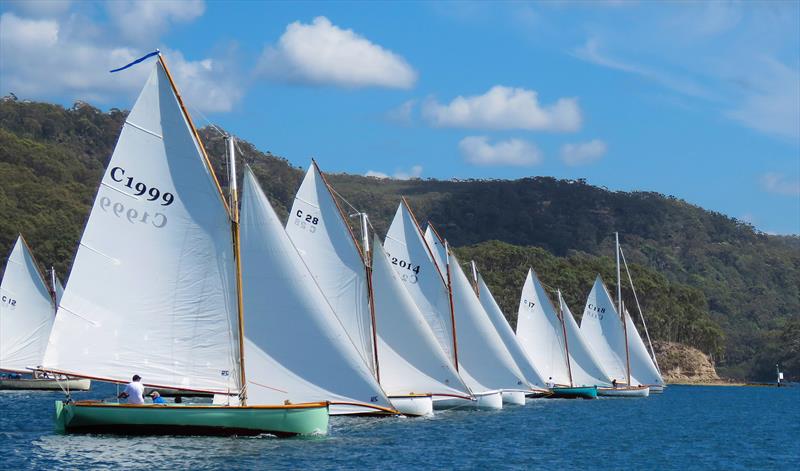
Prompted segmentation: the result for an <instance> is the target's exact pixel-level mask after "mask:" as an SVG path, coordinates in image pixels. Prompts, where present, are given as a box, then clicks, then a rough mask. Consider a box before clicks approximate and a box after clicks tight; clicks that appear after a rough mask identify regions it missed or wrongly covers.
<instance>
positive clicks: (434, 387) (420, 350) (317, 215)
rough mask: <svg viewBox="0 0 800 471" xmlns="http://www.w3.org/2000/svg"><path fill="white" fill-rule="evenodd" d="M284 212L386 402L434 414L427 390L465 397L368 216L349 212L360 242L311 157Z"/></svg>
mask: <svg viewBox="0 0 800 471" xmlns="http://www.w3.org/2000/svg"><path fill="white" fill-rule="evenodd" d="M289 214H290V216H289V219H288V221H287V224H286V232H287V234H288V235H289V237H290V238H291V239H292V241H293V243H294V244H295V246H296V247H297V249H298V252H299V253H300V255H301V256H302V258H303V260H304V262H305V263H306V265H307V266H308V268H309V270H310V271H311V273H312V274H313V276H314V279H315V281H316V283H317V284H318V286H319V287H320V289H321V290H322V292H323V294H324V295H325V297H326V299H327V300H328V302H329V304H330V305H331V307H332V308H333V310H334V312H335V313H336V317H337V318H338V319H339V321H340V322H341V324H342V326H343V327H344V328H345V330H346V331H347V334H348V336H349V337H350V340H351V341H352V343H353V345H355V346H356V348H357V349H358V351H359V353H360V355H361V357H362V359H363V360H364V362H365V364H366V365H368V367H369V368H370V369H371V371H372V373H373V375H374V376H375V378H376V380H377V381H378V382H379V383H380V385H381V387H382V388H383V390H384V391H386V393H387V395H388V397H389V400H390V401H391V403H392V405H393V406H394V407H395V408H396V409H397V410H398V411H400V412H402V413H403V414H404V415H411V416H420V415H429V414H432V413H433V396H434V395H436V396H437V397H456V398H463V399H466V400H470V393H469V389H468V388H467V387H466V385H464V384H463V382H462V381H461V378H460V377H459V376H458V373H456V371H455V369H454V368H453V366H452V365H451V364H450V363H449V361H448V359H447V357H446V356H445V354H444V352H443V351H442V350H441V348H440V347H439V345H438V343H437V342H436V339H435V337H434V335H433V333H432V332H431V331H430V328H429V327H428V325H427V323H426V322H425V320H424V318H423V317H422V313H420V312H419V309H418V308H417V307H416V305H415V304H414V302H413V300H412V299H411V297H410V295H409V294H408V293H407V292H406V289H405V287H403V282H402V281H401V280H400V278H399V276H398V275H397V274H396V273H395V271H394V270H393V269H392V265H391V263H390V261H389V259H388V258H387V256H386V254H385V252H384V250H383V248H382V247H381V245H380V243H378V244H375V243H374V241H373V243H372V244H370V241H369V230H368V225H369V224H368V218H367V215H366V214H365V213H363V212H358V213H357V214H354V216H358V218H359V222H360V226H361V233H362V234H361V244H360V245H359V242H358V240H357V238H356V237H355V235H354V233H353V231H352V230H351V228H350V225H349V224H348V222H347V220H346V218H345V215H344V212H343V211H342V209H341V207H340V205H339V203H338V200H337V199H336V198H335V196H334V190H333V189H332V188H331V186H330V185H329V183H328V181H327V179H326V178H325V175H324V174H323V173H322V172H321V171H320V169H319V167H318V166H317V163H316V162H314V161H312V162H311V165H310V166H309V169H308V172H307V173H306V176H305V178H304V179H303V183H302V184H301V185H300V188H299V190H298V191H297V195H296V196H295V200H294V203H293V205H292V208H291V210H290V212H289Z"/></svg>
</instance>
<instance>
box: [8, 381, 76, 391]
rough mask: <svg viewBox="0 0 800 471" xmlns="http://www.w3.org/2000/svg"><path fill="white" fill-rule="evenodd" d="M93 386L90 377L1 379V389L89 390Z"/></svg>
mask: <svg viewBox="0 0 800 471" xmlns="http://www.w3.org/2000/svg"><path fill="white" fill-rule="evenodd" d="M91 387H92V382H91V380H88V379H73V378H71V379H65V380H58V381H56V380H55V379H49V378H20V379H0V391H61V390H62V389H64V390H70V391H88V390H89V389H90V388H91Z"/></svg>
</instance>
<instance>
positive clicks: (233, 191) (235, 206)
mask: <svg viewBox="0 0 800 471" xmlns="http://www.w3.org/2000/svg"><path fill="white" fill-rule="evenodd" d="M225 139H226V140H227V141H228V158H229V159H230V163H229V165H228V169H229V172H230V177H229V181H228V190H229V191H230V198H231V203H230V207H231V233H232V235H233V256H234V259H235V260H236V304H237V308H238V309H237V310H238V311H239V329H238V331H239V374H240V375H241V376H240V378H241V383H242V384H241V386H240V388H239V401H240V403H241V405H243V406H246V405H247V375H246V374H245V367H244V300H243V296H242V252H241V245H240V243H239V192H238V188H237V182H236V143H235V141H234V138H233V136H227V137H226V138H225Z"/></svg>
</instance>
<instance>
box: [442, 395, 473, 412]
mask: <svg viewBox="0 0 800 471" xmlns="http://www.w3.org/2000/svg"><path fill="white" fill-rule="evenodd" d="M477 405H478V403H477V401H476V400H475V399H469V398H465V397H452V396H433V409H434V410H450V409H461V410H475V409H477Z"/></svg>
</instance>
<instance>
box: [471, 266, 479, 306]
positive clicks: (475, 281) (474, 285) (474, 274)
mask: <svg viewBox="0 0 800 471" xmlns="http://www.w3.org/2000/svg"><path fill="white" fill-rule="evenodd" d="M469 264H470V266H471V267H472V289H474V290H475V296H477V297H478V299H480V297H481V290H480V289H479V288H478V267H477V266H476V265H475V260H470V261H469Z"/></svg>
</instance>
